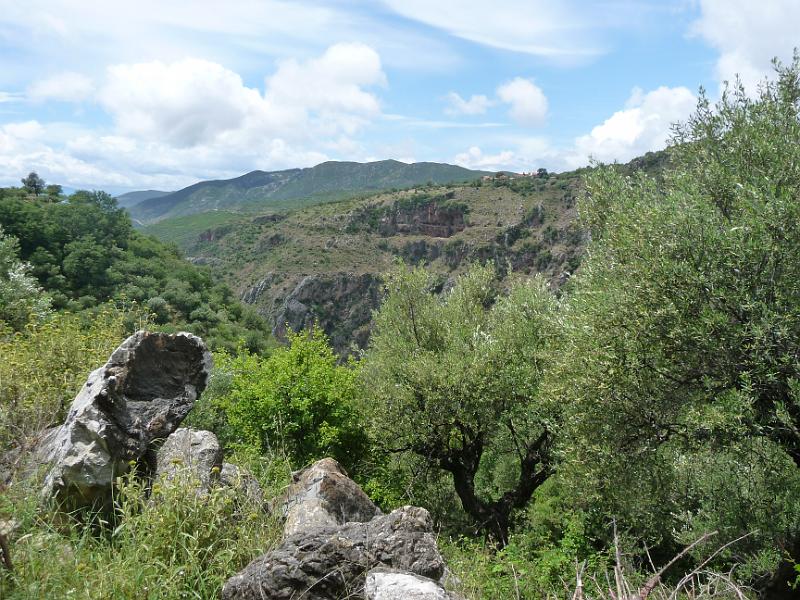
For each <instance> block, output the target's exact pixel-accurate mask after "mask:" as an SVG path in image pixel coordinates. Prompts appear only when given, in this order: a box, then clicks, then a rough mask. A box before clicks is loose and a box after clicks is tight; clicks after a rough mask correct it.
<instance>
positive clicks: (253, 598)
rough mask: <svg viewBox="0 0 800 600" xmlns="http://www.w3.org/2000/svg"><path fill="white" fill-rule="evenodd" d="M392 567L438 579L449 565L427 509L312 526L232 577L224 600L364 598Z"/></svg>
mask: <svg viewBox="0 0 800 600" xmlns="http://www.w3.org/2000/svg"><path fill="white" fill-rule="evenodd" d="M379 566H383V567H389V568H392V569H396V570H399V571H406V572H409V573H412V574H414V575H421V576H422V577H426V578H428V579H431V580H439V579H441V577H442V576H443V574H444V571H445V564H444V560H443V559H442V556H441V554H439V551H438V549H437V547H436V540H435V538H434V536H433V532H432V523H431V518H430V515H429V514H428V511H426V510H425V509H424V508H417V507H414V506H405V507H403V508H399V509H397V510H395V511H393V512H392V513H390V514H388V515H383V516H379V517H375V518H374V519H372V520H371V521H369V522H368V523H345V524H344V525H341V526H338V527H330V526H328V527H312V528H311V529H309V530H306V531H301V532H298V533H295V534H293V535H291V536H289V537H288V538H287V539H286V540H285V541H284V542H283V544H281V545H280V546H279V547H278V548H277V549H275V550H273V551H272V552H268V553H267V554H265V555H264V556H262V557H261V558H257V559H256V560H254V561H253V562H251V563H250V564H249V565H248V566H247V567H245V569H244V570H243V571H241V572H240V573H239V574H237V575H234V576H233V577H231V578H230V579H229V580H228V581H227V582H226V583H225V587H224V588H223V590H222V597H223V599H224V600H261V599H262V598H270V599H272V600H289V599H291V598H298V597H302V598H305V599H307V600H334V599H336V598H341V597H344V596H347V595H350V596H349V597H353V598H359V597H363V589H364V585H365V581H366V577H367V573H368V572H369V571H371V570H372V569H374V568H375V567H379Z"/></svg>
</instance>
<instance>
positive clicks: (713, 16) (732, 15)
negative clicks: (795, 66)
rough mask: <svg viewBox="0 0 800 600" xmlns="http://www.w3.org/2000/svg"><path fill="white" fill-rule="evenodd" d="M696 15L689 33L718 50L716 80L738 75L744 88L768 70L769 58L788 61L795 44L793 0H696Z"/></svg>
mask: <svg viewBox="0 0 800 600" xmlns="http://www.w3.org/2000/svg"><path fill="white" fill-rule="evenodd" d="M700 12H701V15H700V18H699V19H698V20H697V21H696V22H695V23H694V24H693V26H692V32H693V33H694V34H696V35H698V36H700V37H701V38H703V39H704V40H705V41H706V42H708V43H709V44H710V45H711V46H712V47H714V48H715V49H717V50H718V51H719V53H720V54H719V58H718V60H717V65H716V70H717V77H718V79H719V80H720V81H731V82H732V81H734V78H735V77H736V75H737V74H738V75H739V76H740V77H741V79H742V81H743V83H744V84H745V86H746V87H747V88H748V90H751V91H755V89H756V86H757V84H758V83H759V82H760V81H761V80H762V79H763V78H764V77H765V76H767V75H769V74H770V73H771V72H772V67H771V60H772V58H773V57H778V58H780V59H782V60H784V61H787V60H790V59H791V56H792V51H793V49H794V47H795V46H797V45H798V38H797V24H798V23H800V2H797V0H769V1H768V2H753V1H752V0H700Z"/></svg>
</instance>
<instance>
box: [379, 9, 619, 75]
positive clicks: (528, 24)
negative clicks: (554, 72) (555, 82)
mask: <svg viewBox="0 0 800 600" xmlns="http://www.w3.org/2000/svg"><path fill="white" fill-rule="evenodd" d="M384 2H385V4H387V5H388V6H389V7H390V8H391V9H392V10H394V11H396V12H397V13H399V14H401V15H403V16H405V17H407V18H409V19H414V20H417V21H421V22H422V23H425V24H427V25H430V26H433V27H437V28H439V29H443V30H445V31H447V32H448V33H450V34H451V35H454V36H457V37H460V38H464V39H467V40H470V41H472V42H476V43H479V44H483V45H487V46H492V47H495V48H502V49H504V50H512V51H515V52H523V53H526V54H533V55H536V56H543V57H547V58H550V59H555V60H566V61H574V60H576V59H585V58H586V57H591V56H594V55H597V54H599V53H601V52H602V51H603V49H602V46H601V44H600V43H599V42H598V41H597V40H596V39H594V38H595V37H596V36H594V35H593V34H592V30H593V29H596V28H598V27H599V26H601V24H603V23H604V22H605V20H606V19H604V18H603V17H602V15H601V14H597V13H598V12H599V11H598V10H594V9H587V8H586V7H580V6H579V4H578V3H576V2H572V1H569V0H567V1H561V2H552V1H547V0H497V1H495V2H485V1H484V0H437V1H436V2H431V1H430V0H384ZM609 8H611V7H609ZM614 12H615V14H616V13H618V12H621V11H614ZM590 13H591V14H590Z"/></svg>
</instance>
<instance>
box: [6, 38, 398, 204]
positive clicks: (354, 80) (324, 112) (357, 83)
mask: <svg viewBox="0 0 800 600" xmlns="http://www.w3.org/2000/svg"><path fill="white" fill-rule="evenodd" d="M385 83H386V77H385V75H384V73H383V70H382V67H381V61H380V57H379V56H378V54H377V53H376V52H375V51H374V50H373V49H372V48H369V47H367V46H364V45H361V44H337V45H334V46H331V47H330V48H328V49H327V50H326V51H325V52H323V53H322V54H321V55H319V56H317V57H313V58H310V59H308V60H305V61H297V60H292V61H285V62H282V63H280V64H279V65H278V66H277V68H276V70H275V71H274V73H273V74H272V75H271V76H269V77H267V78H266V79H265V82H264V88H263V90H262V89H259V88H256V87H250V86H248V85H246V84H245V82H244V81H243V80H242V78H241V77H240V76H239V75H238V74H237V73H236V72H234V71H232V70H230V69H227V68H225V67H223V66H222V65H220V64H217V63H215V62H211V61H208V60H201V59H196V58H188V59H182V60H178V61H174V62H169V63H168V62H162V61H150V62H144V63H136V64H119V65H115V66H112V67H109V69H108V70H107V74H106V78H105V81H104V82H103V83H102V84H101V86H100V89H99V91H98V93H97V100H98V104H99V106H101V107H102V108H103V109H104V110H105V111H106V112H107V113H108V114H109V115H110V116H111V117H112V120H113V123H114V127H113V128H112V129H110V130H105V131H100V130H93V129H88V128H86V129H83V130H81V131H75V130H72V131H69V132H68V134H67V133H65V134H64V135H57V134H56V133H54V127H55V126H54V124H52V123H51V124H47V126H46V127H44V126H42V125H41V124H39V123H38V122H30V123H14V124H9V125H6V126H4V127H3V129H2V131H1V132H0V165H3V168H2V169H0V181H2V182H4V183H11V184H14V183H15V182H16V179H17V178H18V177H17V173H18V172H21V171H25V172H27V171H28V170H30V169H38V170H40V171H41V174H42V175H43V176H45V178H48V177H51V178H53V179H55V180H57V181H59V182H61V183H64V184H66V185H70V184H75V183H77V184H78V185H93V184H97V185H112V186H118V187H142V186H148V187H157V188H160V189H177V188H178V187H182V186H184V185H188V184H189V183H192V182H193V181H196V180H197V179H199V178H202V179H206V178H222V177H232V176H235V175H239V174H241V173H242V172H243V171H246V170H248V169H255V168H270V169H280V168H289V167H297V166H309V165H313V164H316V163H319V162H322V161H324V160H328V159H329V158H330V157H329V156H328V155H327V154H326V153H327V152H331V153H334V155H336V154H338V153H340V152H342V151H343V150H342V149H343V148H344V149H346V148H352V147H353V145H354V143H355V142H353V141H352V139H351V136H352V135H353V134H355V133H357V132H358V131H359V130H360V129H361V128H362V127H364V126H366V125H368V124H369V123H370V122H372V121H373V120H374V119H377V118H379V117H380V115H381V107H380V101H379V99H378V97H377V96H376V95H375V94H374V93H373V92H372V91H370V90H369V89H368V88H369V87H371V86H382V85H384V84H385ZM44 129H46V130H47V134H46V135H45V134H44V133H43V130H44ZM70 169H72V170H70Z"/></svg>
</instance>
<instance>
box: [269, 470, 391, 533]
mask: <svg viewBox="0 0 800 600" xmlns="http://www.w3.org/2000/svg"><path fill="white" fill-rule="evenodd" d="M283 510H284V515H285V516H286V525H285V526H284V530H283V533H284V536H285V537H288V536H290V535H292V534H294V533H298V532H301V531H304V530H307V529H309V528H312V527H322V526H330V525H342V524H344V523H347V522H348V521H360V522H364V521H369V520H370V519H372V518H373V517H376V516H378V515H380V514H381V511H380V509H379V508H378V507H377V506H375V504H373V502H372V500H370V499H369V496H367V495H366V494H365V493H364V490H362V489H361V487H359V485H358V484H357V483H356V482H355V481H353V480H352V479H350V478H349V477H347V473H346V472H345V470H344V469H343V468H342V466H341V465H340V464H339V463H338V462H336V461H335V460H333V459H332V458H323V459H322V460H320V461H317V462H315V463H314V464H313V465H311V466H310V467H308V468H307V469H304V470H303V471H300V472H299V473H298V474H297V475H295V477H294V483H292V485H291V486H290V487H289V490H288V492H287V494H286V500H285V502H284V508H283Z"/></svg>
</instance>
